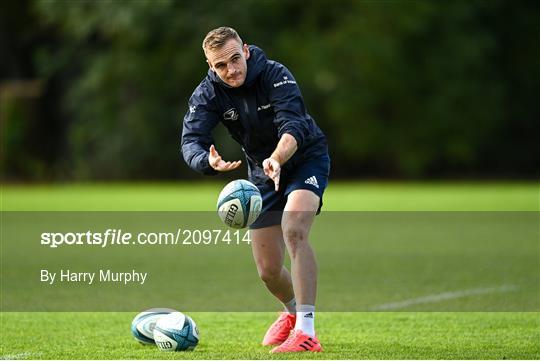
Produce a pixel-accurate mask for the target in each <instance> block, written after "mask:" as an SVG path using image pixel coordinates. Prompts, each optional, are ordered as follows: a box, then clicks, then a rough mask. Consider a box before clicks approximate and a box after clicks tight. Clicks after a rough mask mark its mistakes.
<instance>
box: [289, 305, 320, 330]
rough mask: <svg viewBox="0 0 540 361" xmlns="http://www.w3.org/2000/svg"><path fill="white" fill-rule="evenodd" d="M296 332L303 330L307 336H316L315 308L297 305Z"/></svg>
mask: <svg viewBox="0 0 540 361" xmlns="http://www.w3.org/2000/svg"><path fill="white" fill-rule="evenodd" d="M294 329H295V330H302V332H304V333H305V334H306V335H309V336H311V337H314V336H315V306H314V305H297V307H296V325H295V326H294Z"/></svg>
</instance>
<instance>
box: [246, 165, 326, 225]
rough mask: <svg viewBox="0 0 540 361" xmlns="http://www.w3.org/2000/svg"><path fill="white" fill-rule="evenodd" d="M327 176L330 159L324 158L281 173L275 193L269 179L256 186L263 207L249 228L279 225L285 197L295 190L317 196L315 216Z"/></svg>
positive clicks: (321, 201) (272, 183)
mask: <svg viewBox="0 0 540 361" xmlns="http://www.w3.org/2000/svg"><path fill="white" fill-rule="evenodd" d="M329 175H330V158H329V157H328V156H325V157H321V158H317V159H314V160H310V161H307V162H305V163H303V164H302V165H300V166H298V167H295V168H294V170H292V171H289V172H288V173H286V172H284V171H282V173H281V177H280V179H279V190H278V191H277V192H276V190H275V185H274V181H272V180H271V179H270V178H268V181H267V182H266V183H264V184H256V186H257V188H259V191H260V192H261V196H262V201H263V206H262V211H261V215H260V216H259V218H257V220H256V221H255V222H254V223H253V224H252V225H251V226H250V227H249V228H251V229H257V228H264V227H270V226H274V225H276V224H281V217H282V216H283V210H284V209H285V204H286V203H287V197H288V196H289V194H290V193H291V192H292V191H295V190H297V189H307V190H310V191H312V192H313V193H315V194H316V195H318V196H319V208H318V209H317V214H319V213H320V212H321V208H322V205H323V193H324V190H325V189H326V186H327V185H328V176H329Z"/></svg>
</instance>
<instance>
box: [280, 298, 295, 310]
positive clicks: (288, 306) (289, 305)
mask: <svg viewBox="0 0 540 361" xmlns="http://www.w3.org/2000/svg"><path fill="white" fill-rule="evenodd" d="M283 306H285V311H287V312H289V313H296V298H294V297H293V299H292V300H290V301H289V302H287V303H284V304H283Z"/></svg>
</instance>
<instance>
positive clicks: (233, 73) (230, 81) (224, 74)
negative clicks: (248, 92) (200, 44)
mask: <svg viewBox="0 0 540 361" xmlns="http://www.w3.org/2000/svg"><path fill="white" fill-rule="evenodd" d="M206 59H207V62H208V65H209V66H210V69H212V70H213V71H215V72H216V74H217V75H218V76H219V78H220V79H221V80H223V82H225V84H227V85H229V86H230V87H233V88H237V87H239V86H241V85H242V84H244V81H245V80H246V74H247V64H246V60H247V59H249V48H248V46H247V45H244V46H242V44H240V43H239V42H238V41H237V40H236V39H229V40H228V41H227V42H226V43H225V45H223V46H222V47H221V48H219V49H213V50H208V51H207V52H206Z"/></svg>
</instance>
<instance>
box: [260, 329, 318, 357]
mask: <svg viewBox="0 0 540 361" xmlns="http://www.w3.org/2000/svg"><path fill="white" fill-rule="evenodd" d="M322 350H323V349H322V347H321V343H320V342H319V340H318V339H317V337H311V336H309V335H306V334H305V333H303V332H302V331H301V330H293V331H292V332H291V335H290V336H289V338H288V339H287V340H286V341H285V342H283V343H282V344H281V345H279V346H277V347H274V348H273V349H272V351H270V352H271V353H280V352H306V351H309V352H321V351H322Z"/></svg>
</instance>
